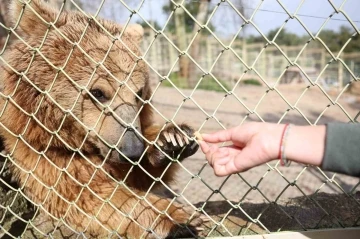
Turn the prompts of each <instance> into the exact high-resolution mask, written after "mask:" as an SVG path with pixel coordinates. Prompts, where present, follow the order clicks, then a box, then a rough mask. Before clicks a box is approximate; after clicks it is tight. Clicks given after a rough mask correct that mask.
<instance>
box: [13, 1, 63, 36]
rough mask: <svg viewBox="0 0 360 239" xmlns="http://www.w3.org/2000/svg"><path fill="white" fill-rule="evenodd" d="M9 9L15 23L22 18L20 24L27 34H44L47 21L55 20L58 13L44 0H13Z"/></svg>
mask: <svg viewBox="0 0 360 239" xmlns="http://www.w3.org/2000/svg"><path fill="white" fill-rule="evenodd" d="M9 9H10V17H11V20H12V22H13V24H15V23H16V22H17V21H18V19H19V18H20V22H19V26H20V28H21V30H22V31H23V32H24V33H25V34H27V35H37V36H41V35H44V33H45V31H46V29H47V28H48V24H47V23H50V22H54V21H55V19H56V17H57V14H58V11H56V10H55V9H52V8H51V7H49V6H48V5H47V4H45V3H43V2H42V0H11V3H10V7H9Z"/></svg>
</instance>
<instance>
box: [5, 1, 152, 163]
mask: <svg viewBox="0 0 360 239" xmlns="http://www.w3.org/2000/svg"><path fill="white" fill-rule="evenodd" d="M11 2H12V3H11V5H10V7H9V11H10V15H11V18H12V23H13V26H12V28H13V31H12V33H11V35H12V38H14V41H12V44H11V45H9V46H7V48H6V50H5V54H4V56H3V58H2V59H1V58H0V62H1V69H0V71H1V73H0V80H1V87H2V93H3V94H4V96H5V97H4V96H3V97H1V101H2V102H1V105H2V107H3V108H4V112H3V114H2V115H1V118H0V122H1V123H2V124H3V126H2V127H1V128H2V129H1V131H2V132H5V133H6V134H8V135H12V137H16V138H17V139H18V140H24V141H25V142H26V143H27V144H29V145H31V147H33V148H34V149H35V150H37V151H40V152H41V151H44V152H45V153H46V151H47V150H50V149H56V150H67V151H68V152H73V151H74V150H75V151H79V152H81V153H82V154H84V155H86V154H100V155H101V156H102V157H103V158H105V159H107V160H110V161H113V162H115V161H116V162H121V161H122V162H126V161H127V160H126V159H125V158H124V156H126V157H128V158H130V159H133V160H135V159H137V158H139V157H140V156H141V155H142V153H143V151H144V139H143V136H142V135H141V132H142V127H143V126H144V125H142V124H143V122H142V121H140V118H141V117H144V116H141V115H143V114H144V111H146V109H144V108H146V107H148V105H146V104H145V103H144V102H145V101H146V100H147V99H149V97H150V94H151V93H150V90H149V83H148V69H147V66H146V64H145V62H144V61H143V60H141V59H140V58H139V57H140V56H141V54H140V50H139V44H140V40H141V38H142V28H141V27H140V26H137V25H136V26H131V25H129V26H127V27H126V28H125V29H124V27H122V26H119V25H117V24H115V23H113V22H110V21H105V20H101V19H98V18H96V19H95V18H92V17H91V16H90V15H88V16H87V15H85V14H84V13H81V12H65V11H61V12H59V11H57V10H55V9H52V8H51V7H49V6H47V5H46V4H45V3H43V2H42V1H40V0H31V1H23V2H24V3H20V1H17V0H16V1H11ZM147 112H148V111H147ZM119 152H121V153H122V154H121V153H119Z"/></svg>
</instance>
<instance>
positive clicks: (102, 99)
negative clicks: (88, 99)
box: [90, 89, 107, 102]
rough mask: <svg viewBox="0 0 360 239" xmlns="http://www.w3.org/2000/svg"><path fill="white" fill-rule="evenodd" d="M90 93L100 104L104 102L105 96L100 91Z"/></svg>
mask: <svg viewBox="0 0 360 239" xmlns="http://www.w3.org/2000/svg"><path fill="white" fill-rule="evenodd" d="M90 93H91V94H92V95H93V96H94V97H95V98H96V99H97V100H98V101H100V102H104V101H106V100H107V99H106V96H105V94H104V92H103V91H102V90H99V89H93V90H90Z"/></svg>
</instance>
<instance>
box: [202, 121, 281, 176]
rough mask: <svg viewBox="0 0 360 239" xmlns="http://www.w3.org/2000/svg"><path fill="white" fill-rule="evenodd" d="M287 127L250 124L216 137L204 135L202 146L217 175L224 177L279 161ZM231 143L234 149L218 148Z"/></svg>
mask: <svg viewBox="0 0 360 239" xmlns="http://www.w3.org/2000/svg"><path fill="white" fill-rule="evenodd" d="M284 126H285V125H279V124H271V123H248V124H244V125H240V126H237V127H234V128H231V129H227V130H222V131H218V132H216V133H213V134H202V138H203V140H199V144H200V147H201V150H202V151H203V153H204V154H205V156H206V158H207V160H208V161H209V164H210V165H211V166H212V167H213V169H214V172H215V174H216V175H217V176H225V175H229V174H232V173H237V172H243V171H246V170H248V169H250V168H252V167H255V166H258V165H261V164H263V163H266V162H269V161H271V160H273V159H277V157H278V150H279V147H280V141H281V137H282V131H283V129H284ZM229 141H230V142H231V143H232V145H228V146H223V147H219V146H217V145H216V143H223V142H229ZM208 143H212V145H209V144H208ZM213 143H215V144H213Z"/></svg>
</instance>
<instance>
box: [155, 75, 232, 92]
mask: <svg viewBox="0 0 360 239" xmlns="http://www.w3.org/2000/svg"><path fill="white" fill-rule="evenodd" d="M169 78H170V80H171V82H172V83H173V84H174V85H175V86H176V87H178V88H182V89H190V88H191V87H189V85H188V81H187V79H185V78H183V77H180V76H179V75H178V73H172V74H171V75H170V77H169ZM198 78H199V79H200V76H199V77H198ZM218 81H219V82H220V83H221V84H222V85H223V87H224V88H225V89H227V90H230V89H231V87H230V86H229V85H228V83H226V82H225V81H224V80H220V79H218ZM161 85H162V86H165V87H172V84H171V83H170V82H169V81H167V80H165V81H163V82H162V84H161ZM197 89H201V90H210V91H219V92H224V89H223V88H222V87H221V86H220V85H219V84H218V83H217V82H216V81H215V80H214V79H213V78H212V77H211V76H206V77H204V79H202V80H201V83H200V84H199V86H198V87H197Z"/></svg>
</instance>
